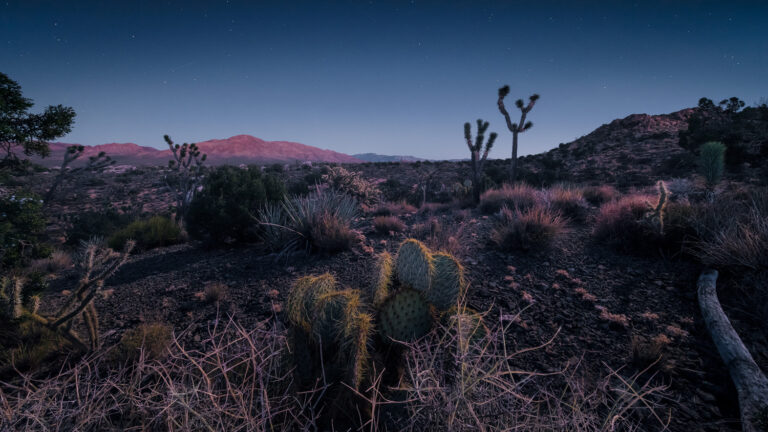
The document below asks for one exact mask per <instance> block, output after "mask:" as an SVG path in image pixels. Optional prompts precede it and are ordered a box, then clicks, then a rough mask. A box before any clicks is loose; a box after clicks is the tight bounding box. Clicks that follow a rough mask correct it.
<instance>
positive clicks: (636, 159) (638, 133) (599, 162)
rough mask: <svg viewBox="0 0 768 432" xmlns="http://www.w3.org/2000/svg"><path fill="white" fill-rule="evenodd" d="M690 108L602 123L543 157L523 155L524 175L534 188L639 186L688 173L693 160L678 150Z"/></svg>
mask: <svg viewBox="0 0 768 432" xmlns="http://www.w3.org/2000/svg"><path fill="white" fill-rule="evenodd" d="M693 112H694V110H693V109H690V108H689V109H684V110H681V111H677V112H674V113H671V114H662V115H648V114H632V115H630V116H627V117H625V118H623V119H617V120H614V121H612V122H610V123H608V124H604V125H602V126H600V127H599V128H597V129H595V130H594V131H593V132H591V133H589V134H588V135H585V136H583V137H581V138H579V139H577V140H575V141H572V142H570V143H566V144H560V146H559V147H557V148H555V149H552V150H550V151H548V152H546V153H542V154H538V155H531V156H526V157H524V158H523V159H522V160H523V162H522V167H523V175H524V176H525V177H526V178H528V180H529V181H532V182H533V183H537V182H552V181H561V180H562V181H575V182H601V183H605V182H610V183H614V182H615V183H618V184H620V185H622V184H623V185H642V184H646V183H648V182H649V181H653V179H654V178H655V177H658V176H667V177H668V176H675V175H685V174H686V173H690V172H691V170H692V169H693V167H694V161H693V156H692V155H691V154H690V153H689V152H688V151H686V150H685V149H683V148H681V147H680V146H679V145H678V134H679V132H680V131H681V130H685V129H687V127H688V119H689V118H690V116H691V115H692V113H693Z"/></svg>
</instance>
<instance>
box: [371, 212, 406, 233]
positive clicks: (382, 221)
mask: <svg viewBox="0 0 768 432" xmlns="http://www.w3.org/2000/svg"><path fill="white" fill-rule="evenodd" d="M373 228H374V229H376V232H378V233H379V234H387V233H389V232H401V231H403V230H405V224H404V223H403V222H402V221H401V220H400V219H398V218H397V216H377V217H375V218H374V219H373Z"/></svg>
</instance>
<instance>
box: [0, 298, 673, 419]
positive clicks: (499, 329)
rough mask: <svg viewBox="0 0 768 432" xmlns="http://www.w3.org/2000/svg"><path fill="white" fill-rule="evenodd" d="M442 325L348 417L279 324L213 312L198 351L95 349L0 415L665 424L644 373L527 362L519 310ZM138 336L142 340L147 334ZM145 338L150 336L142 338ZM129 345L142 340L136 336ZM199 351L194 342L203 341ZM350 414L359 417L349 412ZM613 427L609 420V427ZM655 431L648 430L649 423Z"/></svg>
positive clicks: (9, 399) (20, 391)
mask: <svg viewBox="0 0 768 432" xmlns="http://www.w3.org/2000/svg"><path fill="white" fill-rule="evenodd" d="M458 311H459V312H458V313H456V314H454V315H452V316H451V317H447V318H446V319H445V320H444V321H443V324H441V325H440V326H439V327H438V328H437V329H435V331H433V332H431V333H430V334H429V335H427V336H426V337H424V338H422V339H420V340H418V341H416V342H414V343H413V344H410V346H409V347H408V348H409V349H407V352H406V353H405V366H406V367H405V371H404V379H403V380H402V381H401V382H400V385H399V386H398V388H397V389H390V388H388V387H387V388H385V387H384V386H382V385H381V381H382V377H383V374H382V371H376V370H374V371H372V373H371V375H372V376H373V379H372V382H371V384H370V387H369V388H367V389H365V390H364V391H361V392H359V393H357V392H356V395H357V396H359V397H361V398H363V399H364V401H365V404H364V405H365V406H367V407H369V409H368V411H367V412H365V413H362V412H361V413H359V414H360V416H359V419H360V420H359V424H356V425H341V424H338V425H337V424H336V422H334V420H338V419H331V418H328V417H329V416H330V415H331V414H330V411H328V410H327V409H326V408H328V407H327V406H324V405H322V404H320V403H319V402H320V401H321V400H323V396H324V394H325V392H326V391H327V389H328V388H329V386H330V385H332V383H330V382H327V383H326V382H325V381H324V380H323V382H319V383H318V385H317V386H316V387H314V388H311V389H310V390H308V391H298V390H297V389H296V387H295V385H294V384H293V382H292V377H293V372H292V371H291V368H290V366H289V365H290V362H287V361H286V356H290V355H292V354H291V352H290V348H289V344H288V342H287V340H286V337H285V335H284V333H283V332H282V331H277V330H276V327H275V326H272V325H271V324H270V323H269V322H260V323H258V324H257V325H256V328H255V329H254V330H246V329H245V328H243V327H241V326H240V325H238V324H237V323H236V322H235V321H234V320H232V319H231V318H230V319H229V320H228V321H225V320H216V321H214V324H212V327H211V328H209V330H208V335H207V336H204V337H203V340H202V341H200V343H198V344H195V348H191V347H189V346H187V345H186V344H185V343H184V342H183V341H182V340H181V339H180V336H179V335H176V334H172V335H170V339H169V340H170V344H169V345H166V346H168V349H167V350H164V351H162V354H163V355H160V356H151V355H147V354H146V353H145V355H143V356H137V357H136V358H134V361H133V362H131V363H127V362H123V363H117V364H115V363H110V362H108V361H106V359H105V352H103V351H101V352H97V353H94V354H91V355H90V356H87V357H85V358H83V359H82V360H80V361H78V362H75V363H74V364H72V366H71V367H68V368H64V369H62V370H61V371H60V372H59V373H58V374H57V375H55V376H50V377H45V378H39V379H38V378H35V377H33V376H29V375H24V376H21V377H19V379H17V380H15V381H14V383H13V384H10V383H0V416H2V417H0V421H2V424H3V426H4V427H7V428H9V429H10V430H33V429H34V430H48V429H50V430H167V429H170V430H201V429H202V430H324V429H322V426H321V425H322V424H332V425H334V426H337V427H338V428H339V430H345V429H346V428H347V426H349V429H351V430H452V431H464V430H499V429H509V428H513V429H514V430H519V431H524V432H526V431H531V432H532V431H542V430H566V429H567V430H572V431H577V432H580V431H590V432H591V431H595V432H596V431H605V430H636V428H639V427H640V426H641V425H649V423H648V421H650V422H656V421H658V422H659V426H660V428H663V427H664V426H665V424H664V422H663V421H662V420H661V416H660V415H659V414H658V413H657V411H660V410H659V409H658V400H659V398H660V397H662V396H663V394H662V393H663V390H664V387H661V386H653V385H651V384H650V383H651V382H652V381H651V380H652V379H653V377H650V378H648V379H647V381H644V382H641V381H639V378H638V377H639V376H641V375H640V374H638V375H636V376H624V375H622V374H621V373H619V371H613V370H612V371H610V373H609V374H608V376H607V377H605V378H603V379H601V380H599V382H597V383H593V384H591V385H587V384H585V382H594V381H593V380H586V379H585V380H581V379H579V378H577V377H576V370H577V366H574V367H573V369H572V370H570V371H568V373H565V371H564V372H555V373H540V372H536V371H530V372H528V371H524V370H521V368H520V367H519V366H518V364H519V363H520V362H519V361H518V357H519V356H521V355H522V354H524V353H526V352H530V351H534V350H538V349H543V348H545V347H547V346H548V345H549V344H551V343H552V341H553V340H554V339H555V338H556V336H557V333H555V334H554V335H553V336H552V338H551V339H550V340H549V341H546V342H544V343H542V344H541V345H540V346H537V347H531V348H524V349H519V350H514V349H512V347H513V346H514V343H513V342H512V341H509V340H508V339H507V336H506V334H507V332H508V327H509V326H510V325H513V323H514V322H515V318H513V319H505V320H504V321H500V322H499V323H497V324H493V325H489V326H486V325H485V324H483V323H482V321H481V315H479V314H477V313H475V312H472V311H470V310H468V309H465V308H464V307H460V308H458ZM136 333H137V335H131V337H130V340H131V341H142V342H144V343H145V341H146V340H147V336H146V334H145V335H141V337H139V336H138V333H141V332H138V331H137V332H136ZM145 345H146V343H145ZM132 346H138V344H133V345H132ZM198 346H199V347H200V348H196V347H198ZM350 414H351V415H350V417H355V416H354V414H353V413H350ZM606 425H611V428H610V429H606ZM644 430H647V429H644Z"/></svg>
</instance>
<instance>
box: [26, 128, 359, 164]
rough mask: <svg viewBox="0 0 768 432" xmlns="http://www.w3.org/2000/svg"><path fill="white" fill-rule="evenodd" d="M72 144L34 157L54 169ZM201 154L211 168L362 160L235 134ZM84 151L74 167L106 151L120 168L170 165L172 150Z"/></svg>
mask: <svg viewBox="0 0 768 432" xmlns="http://www.w3.org/2000/svg"><path fill="white" fill-rule="evenodd" d="M70 145H73V144H67V143H51V145H50V147H51V155H50V156H49V157H47V158H45V159H41V158H34V159H33V160H34V161H35V162H37V163H39V164H42V165H45V166H49V167H55V166H59V165H60V164H61V161H62V159H63V155H64V152H65V151H66V149H67V147H69V146H70ZM197 146H198V147H199V148H200V151H201V152H202V153H205V154H207V155H208V158H207V163H208V164H209V165H227V164H229V165H239V164H271V163H293V162H297V161H298V162H334V163H360V162H362V161H361V160H360V159H357V158H355V157H352V156H349V155H347V154H344V153H338V152H335V151H332V150H324V149H320V148H317V147H312V146H308V145H305V144H300V143H295V142H289V141H264V140H262V139H259V138H256V137H253V136H250V135H236V136H233V137H230V138H227V139H220V140H218V139H214V140H208V141H203V142H199V143H197ZM85 147H86V149H85V152H84V154H83V156H81V157H80V158H79V159H78V160H77V161H76V162H77V163H75V164H74V165H78V164H80V165H81V164H83V163H85V161H87V160H88V157H90V156H95V155H97V154H99V152H102V151H103V152H106V153H107V155H108V156H110V157H111V158H112V159H115V160H116V161H117V163H118V164H120V165H135V166H149V165H167V164H168V161H169V160H171V152H170V150H158V149H156V148H153V147H144V146H140V145H137V144H133V143H123V144H120V143H111V144H101V145H95V146H85Z"/></svg>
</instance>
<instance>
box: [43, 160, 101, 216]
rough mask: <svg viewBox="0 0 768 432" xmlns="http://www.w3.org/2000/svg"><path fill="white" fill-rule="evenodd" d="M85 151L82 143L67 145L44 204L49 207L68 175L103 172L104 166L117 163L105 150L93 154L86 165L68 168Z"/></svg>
mask: <svg viewBox="0 0 768 432" xmlns="http://www.w3.org/2000/svg"><path fill="white" fill-rule="evenodd" d="M83 151H85V147H83V146H81V145H73V146H69V147H67V151H66V152H64V160H63V161H62V162H61V168H60V169H59V174H58V175H57V176H56V178H55V179H54V180H53V184H51V187H50V189H48V192H47V193H46V194H45V199H44V204H43V205H44V206H46V207H47V206H48V205H50V203H51V201H53V197H54V196H55V194H56V190H57V189H58V188H59V186H60V185H61V183H62V182H63V181H64V180H66V179H67V178H68V177H71V176H73V175H74V174H77V173H80V172H101V171H103V170H104V168H106V167H108V166H110V165H112V164H114V163H115V161H114V160H112V158H111V157H109V156H107V154H106V153H105V152H99V154H98V156H91V157H90V158H88V162H87V163H86V164H85V166H83V167H80V168H73V169H68V167H69V164H71V163H72V162H74V161H75V160H76V159H77V158H79V157H80V156H82V154H83Z"/></svg>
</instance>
